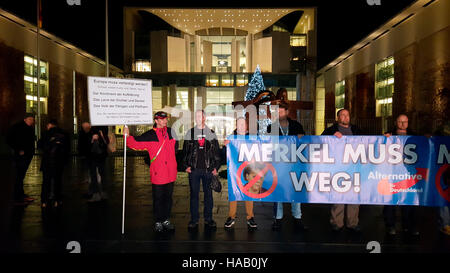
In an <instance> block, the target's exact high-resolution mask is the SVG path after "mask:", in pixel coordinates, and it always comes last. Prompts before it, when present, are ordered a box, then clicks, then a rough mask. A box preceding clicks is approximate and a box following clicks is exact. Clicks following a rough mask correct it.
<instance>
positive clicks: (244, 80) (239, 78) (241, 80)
mask: <svg viewBox="0 0 450 273" xmlns="http://www.w3.org/2000/svg"><path fill="white" fill-rule="evenodd" d="M246 84H248V76H247V74H237V75H236V86H245V85H246Z"/></svg>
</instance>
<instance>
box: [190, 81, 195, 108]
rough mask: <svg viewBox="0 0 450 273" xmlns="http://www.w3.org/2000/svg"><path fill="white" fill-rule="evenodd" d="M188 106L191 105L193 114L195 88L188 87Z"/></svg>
mask: <svg viewBox="0 0 450 273" xmlns="http://www.w3.org/2000/svg"><path fill="white" fill-rule="evenodd" d="M188 94H189V95H188V102H189V103H188V105H189V110H190V111H191V112H192V111H193V110H194V105H195V104H194V101H195V88H194V87H192V86H189V87H188Z"/></svg>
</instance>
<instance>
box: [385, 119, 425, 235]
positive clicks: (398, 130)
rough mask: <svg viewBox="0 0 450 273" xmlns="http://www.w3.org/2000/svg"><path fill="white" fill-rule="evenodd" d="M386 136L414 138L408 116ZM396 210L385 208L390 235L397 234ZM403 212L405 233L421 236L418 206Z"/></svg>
mask: <svg viewBox="0 0 450 273" xmlns="http://www.w3.org/2000/svg"><path fill="white" fill-rule="evenodd" d="M384 135H385V136H387V137H390V136H392V135H401V136H413V135H415V133H414V132H413V131H411V129H409V127H408V116H407V115H404V114H400V115H399V116H398V117H397V119H396V120H395V128H394V129H393V130H391V131H389V132H386V133H385V134H384ZM396 208H397V206H393V205H389V206H384V208H383V214H384V220H385V223H386V230H387V232H388V233H389V235H395V234H396V233H397V232H396V230H395V218H396V217H395V214H396ZM401 211H402V226H403V230H404V231H405V232H408V231H410V232H411V234H412V235H414V236H417V235H419V231H418V229H417V213H418V208H417V207H416V206H402V207H401Z"/></svg>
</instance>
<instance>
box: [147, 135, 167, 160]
mask: <svg viewBox="0 0 450 273" xmlns="http://www.w3.org/2000/svg"><path fill="white" fill-rule="evenodd" d="M164 143H166V140H165V139H164V141H163V143H162V144H161V147H159V150H158V152H157V153H156V155H155V157H154V158H152V159H151V160H150V164H151V163H152V162H153V161H155V159H156V157H157V156H158V155H159V153H160V152H161V149H162V147H163V146H164Z"/></svg>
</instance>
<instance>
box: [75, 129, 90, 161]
mask: <svg viewBox="0 0 450 273" xmlns="http://www.w3.org/2000/svg"><path fill="white" fill-rule="evenodd" d="M91 140H92V131H89V132H87V133H86V132H85V131H84V130H83V129H81V131H80V133H79V134H78V154H79V155H81V156H86V157H87V156H89V154H90V147H91Z"/></svg>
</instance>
